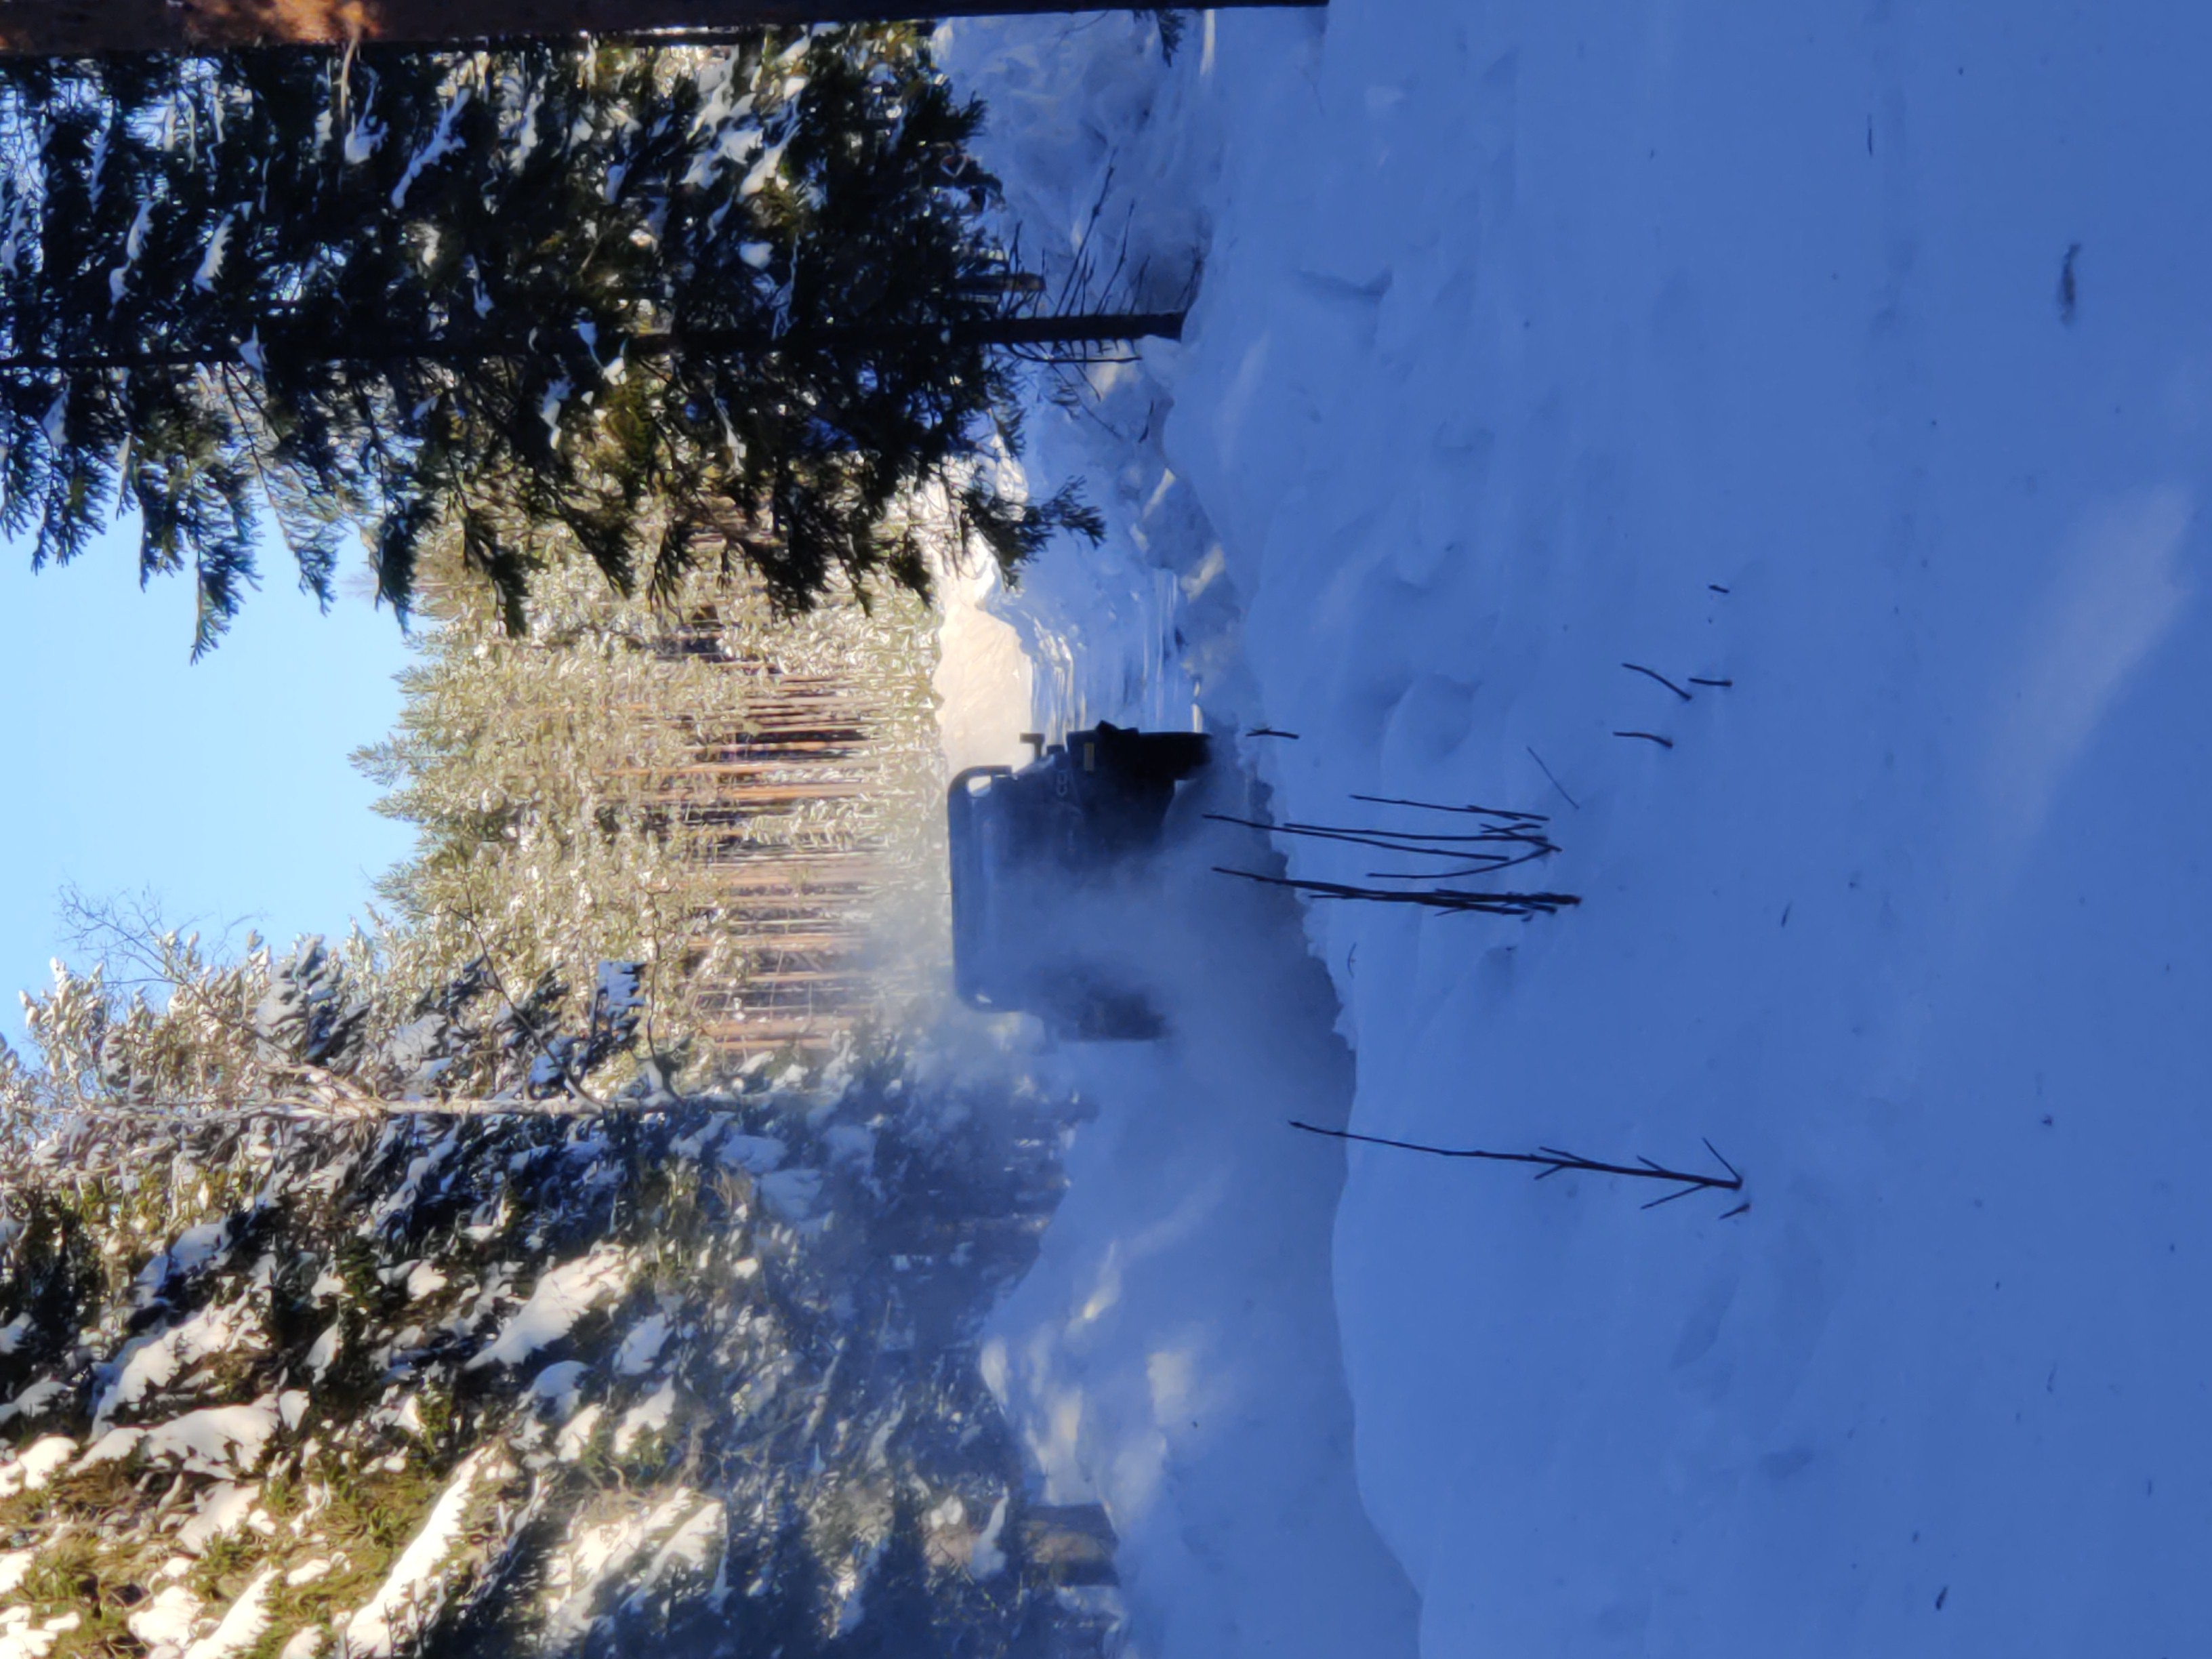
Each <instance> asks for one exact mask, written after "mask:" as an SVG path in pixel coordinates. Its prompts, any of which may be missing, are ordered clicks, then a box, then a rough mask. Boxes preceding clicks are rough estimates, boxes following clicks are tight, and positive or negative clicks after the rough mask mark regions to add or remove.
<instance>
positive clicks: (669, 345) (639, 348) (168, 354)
mask: <svg viewBox="0 0 2212 1659" xmlns="http://www.w3.org/2000/svg"><path fill="white" fill-rule="evenodd" d="M4 3H5V0H0V4H4ZM4 15H5V13H4V12H0V16H4ZM1182 319H1183V313H1182V312H1180V311H1131V312H1101V313H1080V314H1077V315H1073V316H1065V317H992V318H988V319H985V320H983V321H981V322H974V323H956V324H954V325H952V328H953V332H954V334H955V335H956V336H957V337H958V338H960V339H963V340H966V341H970V342H973V343H976V344H979V345H986V346H1002V347H1007V348H1015V347H1022V346H1055V345H1068V346H1080V345H1097V344H1101V343H1109V342H1112V341H1116V340H1146V339H1158V340H1180V339H1181V338H1182ZM898 333H899V331H898V330H897V329H891V328H875V327H871V326H868V325H857V326H854V327H852V328H833V329H823V330H820V331H816V332H815V333H813V334H811V335H810V334H807V333H803V332H800V331H793V332H791V333H788V334H781V335H777V336H775V337H763V336H761V335H759V334H757V333H753V332H750V331H748V332H745V333H737V332H733V331H726V330H719V329H696V330H686V331H678V332H674V333H668V334H633V335H630V336H629V337H627V338H625V339H623V341H622V342H621V344H622V347H623V350H624V351H626V352H634V353H635V354H637V355H638V356H646V357H667V356H680V355H681V354H683V353H684V352H696V353H698V354H699V355H701V356H717V355H726V354H730V353H735V352H748V351H751V352H772V351H792V350H798V349H805V348H806V347H808V346H810V345H817V344H828V345H840V344H852V343H867V342H869V341H872V340H873V341H879V342H888V341H890V340H893V339H896V337H897V335H898ZM261 350H262V351H263V352H264V353H266V354H268V355H269V356H276V355H278V354H280V353H281V354H282V355H283V356H287V357H289V358H290V359H292V360H293V361H295V362H332V363H381V362H434V363H482V362H500V361H502V360H520V359H522V358H525V357H529V356H534V355H536V354H535V353H534V352H533V351H532V348H531V347H530V346H529V345H527V344H526V343H523V342H521V341H518V340H513V339H495V340H470V339H468V338H466V337H463V338H460V339H420V340H398V341H392V340H386V341H384V342H382V343H379V344H377V345H375V346H373V347H371V346H360V347H352V346H337V345H333V344H331V343H325V342H322V341H312V342H310V341H294V340H286V339H284V338H283V337H276V338H272V339H271V340H270V341H269V342H268V343H266V344H265V345H264V346H262V347H261ZM247 357H248V353H247V351H246V348H245V347H244V346H241V345H220V346H178V347H172V348H161V349H154V350H148V351H135V352H119V353H112V354H111V353H107V352H100V351H64V352H52V353H49V352H35V351H31V352H24V353H23V354H21V356H14V357H0V372H4V371H8V370H30V371H35V372H39V373H49V372H57V371H58V372H61V373H74V374H82V373H88V372H92V371H97V370H100V369H118V370H119V369H143V368H220V367H222V366H223V365H225V364H231V365H236V366H240V367H243V366H245V365H246V362H247Z"/></svg>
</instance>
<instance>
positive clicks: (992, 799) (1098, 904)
mask: <svg viewBox="0 0 2212 1659" xmlns="http://www.w3.org/2000/svg"><path fill="white" fill-rule="evenodd" d="M1033 741H1035V742H1036V744H1037V748H1038V751H1039V752H1038V753H1037V756H1036V758H1035V759H1034V760H1032V761H1031V762H1030V763H1029V764H1028V765H1026V766H1024V767H1021V768H1020V769H1015V768H1013V767H1009V766H971V767H969V769H967V770H966V771H964V772H963V773H961V774H960V775H959V776H958V777H957V778H955V779H953V781H952V787H951V792H950V793H949V794H948V796H947V798H946V800H945V816H946V823H947V828H948V829H949V830H950V833H951V850H952V968H953V981H954V986H955V988H956V989H957V991H958V993H959V995H960V998H961V1000H963V1001H964V1002H966V1003H968V1004H969V1006H972V1007H976V1008H981V1009H986V1010H988V1011H991V1012H1008V1011H1012V1010H1019V1011H1022V1012H1028V1013H1033V1014H1036V1015H1037V1016H1038V1017H1039V1018H1042V1020H1043V1021H1044V1022H1045V1024H1046V1025H1047V1026H1048V1028H1049V1029H1051V1030H1053V1031H1054V1033H1055V1034H1057V1035H1060V1036H1070V1037H1078V1038H1131V1039H1141V1038H1146V1037H1152V1036H1158V1035H1159V1034H1160V1031H1161V1029H1162V1022H1161V1019H1160V1017H1159V1014H1158V1011H1157V1010H1155V1009H1154V1008H1152V1006H1150V1004H1149V1003H1148V1002H1147V1001H1146V998H1145V995H1144V994H1143V991H1142V989H1141V988H1140V987H1139V986H1138V985H1136V984H1135V983H1134V982H1133V981H1134V979H1135V977H1136V975H1134V974H1133V971H1132V968H1131V964H1130V963H1129V962H1128V960H1127V956H1128V951H1127V940H1126V939H1123V938H1122V937H1121V927H1120V925H1119V922H1118V921H1117V918H1119V917H1121V916H1122V915H1125V913H1126V899H1127V893H1126V892H1121V893H1117V892H1116V888H1117V886H1119V885H1121V884H1122V883H1123V878H1126V876H1127V874H1128V872H1130V870H1131V867H1132V866H1133V865H1134V864H1135V863H1136V862H1137V861H1138V860H1140V859H1141V857H1142V855H1143V854H1145V853H1146V852H1148V851H1149V850H1150V849H1152V848H1155V847H1157V846H1158V844H1159V842H1160V838H1161V833H1162V829H1163V828H1164V824H1165V822H1166V818H1167V811H1168V806H1169V805H1170V802H1172V801H1173V800H1174V799H1175V792H1176V784H1177V783H1179V782H1180V781H1182V780H1183V779H1185V778H1188V777H1191V776H1193V775H1194V774H1196V773H1198V772H1199V771H1200V770H1201V769H1203V768H1204V767H1205V766H1206V761H1207V756H1208V744H1207V740H1206V737H1205V736H1204V735H1203V734H1202V733H1199V732H1133V731H1129V730H1127V729H1125V728H1124V727H1121V726H1109V725H1107V724H1105V723H1104V722H1103V721H1102V722H1101V723H1100V724H1099V725H1097V726H1094V727H1092V728H1091V729H1090V730H1088V731H1083V732H1070V733H1069V734H1068V735H1067V737H1066V739H1065V740H1064V741H1063V742H1060V743H1057V744H1053V745H1051V746H1050V747H1049V748H1047V747H1045V746H1044V745H1043V744H1042V739H1034V740H1033Z"/></svg>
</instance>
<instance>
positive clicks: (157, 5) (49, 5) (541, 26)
mask: <svg viewBox="0 0 2212 1659" xmlns="http://www.w3.org/2000/svg"><path fill="white" fill-rule="evenodd" d="M1215 3H1217V4H1226V5H1232V6H1235V5H1243V6H1254V5H1320V4H1324V3H1326V0H1215ZM1072 9H1075V8H1072V7H1070V6H1069V5H1067V4H1066V0H928V3H926V4H921V5H914V4H908V5H902V4H900V3H899V0H8V3H5V4H0V57H11V58H85V57H95V56H100V55H104V54H106V53H109V52H182V53H192V52H224V51H229V50H231V49H234V48H236V47H242V46H343V45H345V44H347V43H348V42H349V41H358V42H360V43H361V44H362V45H365V46H373V45H390V46H462V45H471V44H475V43H477V42H481V41H487V40H520V39H544V38H546V37H549V36H556V35H568V34H595V35H638V34H643V33H647V32H651V31H655V30H667V29H674V30H684V31H688V32H690V33H692V34H694V35H696V34H699V33H707V32H711V31H715V30H728V29H738V28H746V27H754V26H757V25H760V24H767V23H843V22H882V21H896V20H903V19H908V18H915V17H924V16H926V17H951V16H989V15H1006V14H1014V13H1054V12H1066V11H1069V10H1072Z"/></svg>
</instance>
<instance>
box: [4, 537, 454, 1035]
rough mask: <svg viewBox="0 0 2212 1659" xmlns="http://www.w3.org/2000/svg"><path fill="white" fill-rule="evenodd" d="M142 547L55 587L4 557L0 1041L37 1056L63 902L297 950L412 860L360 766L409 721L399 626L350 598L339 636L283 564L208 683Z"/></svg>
mask: <svg viewBox="0 0 2212 1659" xmlns="http://www.w3.org/2000/svg"><path fill="white" fill-rule="evenodd" d="M135 530H136V526H126V527H125V530H124V531H123V532H121V533H117V532H111V533H110V534H109V535H108V536H107V537H106V538H104V539H103V540H102V542H101V543H100V544H98V545H95V546H94V547H93V548H92V549H90V550H88V551H87V552H86V553H85V555H84V556H82V558H80V559H78V560H77V561H76V562H74V563H72V564H70V566H69V567H68V568H64V569H56V568H51V567H49V568H47V569H46V570H45V571H43V572H41V573H40V574H38V575H36V576H33V574H31V568H30V553H29V549H28V547H27V545H25V544H0V706H4V707H5V708H7V710H8V711H9V715H10V720H9V726H10V728H11V729H10V732H9V737H8V738H7V740H6V742H5V744H4V747H0V756H4V761H0V767H4V769H0V780H4V785H0V787H3V788H4V794H3V795H0V799H4V800H5V803H6V810H5V811H4V813H0V858H4V860H5V866H6V868H7V872H8V879H7V880H6V881H5V882H4V883H0V1036H5V1037H6V1038H7V1039H8V1041H9V1042H12V1043H15V1044H16V1045H18V1046H19V1047H20V1046H21V1042H22V1036H23V1025H22V1010H21V1006H19V1004H18V1002H17V1000H16V996H15V992H16V991H17V989H18V988H19V987H25V986H34V987H42V986H44V985H45V984H46V982H47V967H46V964H47V962H48V959H49V958H51V957H53V956H55V955H57V954H60V953H61V952H60V950H59V945H60V941H59V939H58V929H57V924H56V920H55V900H56V896H57V894H58V891H59V890H60V888H61V886H62V885H63V884H64V883H74V884H76V885H77V886H78V887H80V888H82V890H85V891H86V892H87V893H88V894H94V895H106V894H120V893H126V892H131V893H135V892H137V891H139V890H143V889H151V890H153V891H154V892H155V894H157V895H158V896H160V898H161V902H162V904H163V906H164V908H165V909H166V911H167V914H168V915H169V916H170V918H171V919H172V920H173V921H184V920H187V919H191V920H195V921H197V922H198V923H199V924H200V925H201V926H202V930H203V931H204V932H205V933H210V934H213V933H217V932H219V931H220V930H221V927H222V925H223V924H224V923H227V922H232V921H240V922H243V923H246V924H247V925H250V926H254V927H259V928H260V929H261V930H262V931H263V932H264V933H267V934H270V936H272V937H274V938H276V939H289V938H290V937H291V936H292V935H293V934H295V933H338V932H342V931H343V929H344V927H345V925H346V921H347V920H348V918H349V917H350V916H354V915H358V914H360V912H361V910H362V906H363V905H364V903H365V902H367V901H368V898H369V897H370V896H371V884H372V883H373V882H374V878H375V877H376V875H377V873H378V872H380V871H381V870H383V869H384V868H386V866H389V865H390V864H391V863H392V862H393V861H394V860H396V859H398V858H399V857H401V856H402V855H403V854H404V853H405V852H406V850H407V848H408V845H409V842H410V833H409V831H408V829H407V828H406V826H404V825H401V824H397V823H392V822H390V821H389V820H387V819H385V818H381V817H378V816H376V814H374V812H372V811H370V810H369V804H370V802H371V801H373V800H374V799H375V796H376V790H375V788H374V787H373V786H372V785H370V784H369V783H368V781H367V780H365V779H363V778H362V777H360V776H359V775H356V773H355V772H354V770H353V769H352V768H351V767H350V766H349V765H348V764H347V763H346V756H347V754H348V753H349V751H350V750H352V749H354V748H355V747H356V745H358V744H363V743H367V742H370V741H372V740H374V738H378V737H380V736H381V735H383V733H384V732H386V730H387V729H388V728H389V727H390V726H391V724H392V719H393V717H394V716H395V715H396V714H397V713H398V705H399V697H398V689H397V687H396V686H395V685H394V684H392V675H393V674H394V673H395V672H396V671H398V669H399V668H400V667H401V666H402V665H403V664H404V660H405V658H406V651H405V647H404V643H403V641H402V637H401V635H400V632H399V629H398V624H397V623H394V621H393V620H392V613H391V612H390V611H378V610H376V609H375V608H374V606H372V605H370V603H369V602H368V600H367V599H364V598H361V597H358V596H356V595H354V594H343V595H341V596H340V598H339V599H338V600H337V603H336V604H334V605H332V607H331V612H330V614H329V615H328V616H323V615H321V614H319V612H318V611H317V610H316V608H315V605H314V602H313V600H312V599H308V598H307V597H306V596H305V595H303V594H301V592H299V591H298V588H297V586H296V585H295V572H294V569H293V566H292V562H291V560H290V557H289V555H287V554H285V553H284V552H283V550H282V549H281V548H279V549H272V550H270V551H269V552H267V553H265V554H264V556H263V558H262V561H261V567H262V581H263V586H262V590H261V591H260V592H257V593H253V594H251V595H249V596H248V599H247V601H246V607H245V610H244V612H243V614H242V615H240V617H239V619H238V622H237V623H236V625H235V626H234V627H233V629H231V631H230V633H229V635H228V636H227V637H226V638H225V640H224V641H223V643H222V645H221V646H220V647H217V648H216V651H215V652H214V653H212V654H211V655H210V656H209V657H208V658H206V659H204V660H203V661H201V662H199V663H197V664H195V663H193V662H192V661H191V629H192V592H191V586H190V584H189V583H188V582H186V581H184V580H158V581H156V582H155V583H154V584H153V585H152V586H150V587H149V588H148V589H147V590H146V591H144V592H140V591H139V588H138V586H137V559H136V552H137V549H136V544H135V539H134V535H135ZM241 933H242V929H241Z"/></svg>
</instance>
